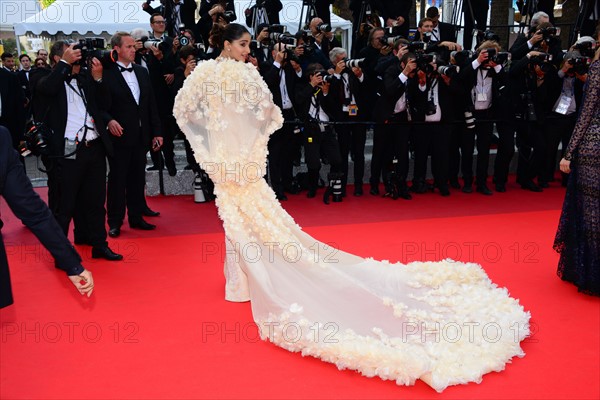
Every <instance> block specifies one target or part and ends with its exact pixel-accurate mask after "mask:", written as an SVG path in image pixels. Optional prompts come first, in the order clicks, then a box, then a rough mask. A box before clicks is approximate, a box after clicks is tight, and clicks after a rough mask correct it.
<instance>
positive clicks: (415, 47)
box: [406, 41, 427, 53]
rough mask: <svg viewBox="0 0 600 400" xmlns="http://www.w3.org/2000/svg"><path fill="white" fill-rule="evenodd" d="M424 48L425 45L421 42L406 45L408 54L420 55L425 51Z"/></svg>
mask: <svg viewBox="0 0 600 400" xmlns="http://www.w3.org/2000/svg"><path fill="white" fill-rule="evenodd" d="M425 47H427V45H426V43H425V42H421V41H416V42H410V43H409V44H407V45H406V48H407V50H408V52H409V53H422V52H423V51H425Z"/></svg>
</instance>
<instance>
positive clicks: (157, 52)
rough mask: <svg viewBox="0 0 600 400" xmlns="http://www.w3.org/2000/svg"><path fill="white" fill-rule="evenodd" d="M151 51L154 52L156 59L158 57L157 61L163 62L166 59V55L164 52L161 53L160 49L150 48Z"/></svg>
mask: <svg viewBox="0 0 600 400" xmlns="http://www.w3.org/2000/svg"><path fill="white" fill-rule="evenodd" d="M150 51H151V52H152V54H154V57H156V59H157V60H158V61H160V60H162V59H163V57H164V54H163V52H162V51H160V49H159V48H158V47H156V46H154V45H152V46H150Z"/></svg>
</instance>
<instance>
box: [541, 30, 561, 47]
mask: <svg viewBox="0 0 600 400" xmlns="http://www.w3.org/2000/svg"><path fill="white" fill-rule="evenodd" d="M539 32H540V33H541V34H542V40H543V41H545V42H546V43H548V44H552V43H555V42H556V41H558V36H559V35H560V28H557V27H555V26H548V27H546V28H542V29H540V30H539Z"/></svg>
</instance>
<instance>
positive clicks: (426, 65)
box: [415, 53, 435, 74]
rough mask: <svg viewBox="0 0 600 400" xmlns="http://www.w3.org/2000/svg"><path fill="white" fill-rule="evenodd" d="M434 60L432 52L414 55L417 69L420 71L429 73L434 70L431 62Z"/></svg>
mask: <svg viewBox="0 0 600 400" xmlns="http://www.w3.org/2000/svg"><path fill="white" fill-rule="evenodd" d="M434 60H435V57H434V55H433V54H422V53H417V54H416V57H415V62H416V63H417V69H418V70H420V71H423V72H425V73H426V74H429V73H431V72H433V71H434V69H433V65H431V63H432V62H433V61H434Z"/></svg>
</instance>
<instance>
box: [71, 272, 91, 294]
mask: <svg viewBox="0 0 600 400" xmlns="http://www.w3.org/2000/svg"><path fill="white" fill-rule="evenodd" d="M69 280H70V281H71V282H72V283H73V285H75V287H76V288H77V290H78V291H79V293H81V294H82V295H84V294H87V297H90V296H91V295H92V292H93V291H94V278H93V277H92V273H91V272H90V271H88V270H87V269H84V270H83V272H82V273H81V274H79V275H73V276H69Z"/></svg>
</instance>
